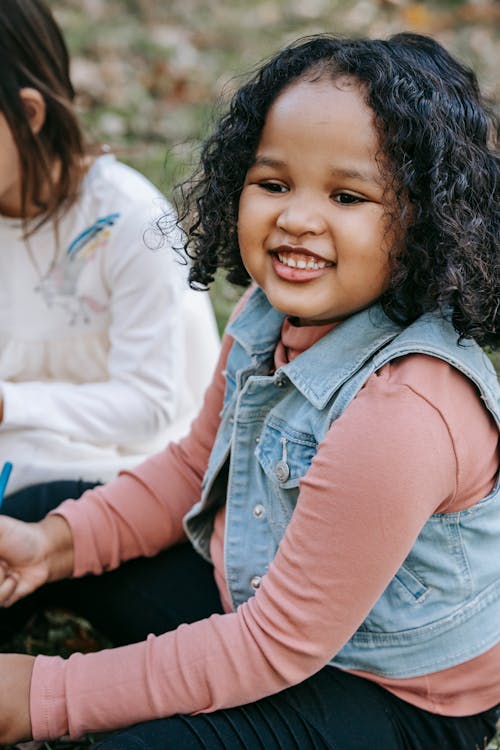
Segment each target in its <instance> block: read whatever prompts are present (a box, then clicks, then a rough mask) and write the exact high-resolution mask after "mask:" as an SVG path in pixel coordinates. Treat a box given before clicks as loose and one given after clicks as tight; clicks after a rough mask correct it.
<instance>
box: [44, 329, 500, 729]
mask: <svg viewBox="0 0 500 750" xmlns="http://www.w3.org/2000/svg"><path fill="white" fill-rule="evenodd" d="M325 330H327V329H325V328H324V327H323V330H322V331H321V330H318V329H297V328H294V327H293V326H290V325H289V324H288V323H287V324H286V325H285V327H284V330H283V333H282V341H281V343H280V344H279V346H278V348H277V353H276V358H277V364H278V365H279V364H282V362H283V361H285V360H286V359H287V358H293V356H295V355H296V354H297V353H300V351H301V350H303V349H305V348H307V346H308V345H310V344H312V343H313V342H314V341H315V340H317V338H319V336H320V335H321V334H322V333H324V332H325ZM231 343H232V341H231V339H230V338H229V337H226V338H225V340H224V342H223V347H222V352H221V357H220V361H219V365H218V367H217V371H216V375H215V377H214V380H213V382H212V384H211V386H210V388H209V390H208V392H207V395H206V398H205V403H204V406H203V408H202V411H201V413H200V415H199V416H198V418H197V419H196V420H195V422H194V423H193V426H192V430H191V432H190V434H189V436H188V437H186V438H185V439H184V440H182V441H181V442H180V443H178V444H170V445H169V446H168V447H167V448H166V449H165V450H164V451H163V452H161V453H159V454H157V455H155V456H153V457H152V458H150V459H149V460H148V461H146V462H145V463H143V464H142V465H140V466H139V467H138V468H137V469H135V470H134V471H128V472H124V473H123V474H122V475H121V476H119V477H118V478H117V479H116V480H114V481H113V482H111V483H110V484H108V485H106V486H104V487H101V488H96V489H95V490H92V491H90V492H88V493H86V495H85V499H84V501H78V502H75V501H71V500H70V501H67V502H66V503H65V504H64V505H63V506H62V507H61V508H59V509H58V510H57V512H58V513H60V514H61V515H63V516H64V517H65V518H66V520H67V521H68V523H69V524H70V526H71V530H72V534H73V538H74V553H75V562H74V575H75V576H81V575H84V574H86V573H89V572H91V573H96V574H99V573H101V572H102V571H104V570H109V569H112V568H114V567H116V566H117V565H119V564H120V562H122V561H124V560H127V559H130V558H132V557H135V556H138V555H154V554H156V553H157V552H158V551H159V550H161V549H162V548H164V547H165V546H167V545H170V544H173V543H176V542H179V541H181V540H183V539H184V538H185V537H184V532H183V526H182V519H183V517H184V515H185V513H186V512H187V511H188V510H189V508H190V507H191V506H192V505H193V504H194V503H195V502H197V501H198V499H199V497H200V492H201V481H202V477H203V474H204V471H205V468H206V466H207V462H208V457H209V453H210V450H211V446H212V444H213V441H214V437H215V433H216V431H217V428H218V425H219V413H220V410H221V405H222V400H223V392H224V375H223V370H224V366H225V362H226V359H227V355H228V351H229V348H230V346H231ZM498 470H499V454H498V431H497V429H496V427H495V425H494V423H493V420H492V418H491V416H490V415H489V414H488V413H487V412H486V410H485V409H484V407H483V406H482V403H481V401H480V399H479V396H478V394H477V392H476V390H475V387H474V386H473V385H472V383H471V382H470V381H468V380H467V379H466V378H465V377H464V376H462V375H461V374H460V373H459V372H458V371H457V370H455V369H453V368H452V367H450V366H449V365H447V364H446V363H445V362H443V361H441V360H439V359H435V358H432V357H429V356H425V355H410V356H406V357H404V358H401V359H399V360H396V361H394V362H391V363H389V364H388V365H386V366H385V367H383V368H382V369H381V370H379V371H378V372H377V373H375V374H374V375H372V376H371V377H370V378H369V380H368V381H367V383H366V384H365V386H364V387H363V388H362V390H361V391H360V392H359V394H358V395H357V397H356V398H355V399H354V401H353V402H352V404H351V405H350V406H349V407H348V409H346V411H345V412H344V414H343V415H342V416H341V417H340V418H339V419H338V420H337V421H336V422H335V423H334V424H333V425H332V427H331V429H330V431H329V432H328V434H327V436H326V437H325V439H324V441H323V442H322V443H321V444H320V445H319V447H318V452H317V455H316V457H315V458H314V460H313V462H312V465H311V468H310V470H309V471H308V472H307V474H306V476H305V477H304V478H303V480H302V482H301V486H300V494H299V498H298V502H297V506H296V509H295V512H294V514H293V517H292V519H291V521H290V524H289V526H288V528H287V531H286V533H285V536H284V538H283V540H282V542H281V544H280V547H279V550H278V552H277V555H276V557H275V559H274V561H273V562H272V564H271V565H270V567H269V571H268V574H267V575H266V576H265V577H264V578H263V581H262V585H261V587H260V589H259V590H258V591H257V592H256V594H255V596H254V597H252V598H251V599H249V600H248V601H247V602H245V603H244V604H242V605H241V606H240V607H238V609H237V610H236V611H234V612H232V611H230V604H229V598H228V595H227V590H226V585H225V579H224V569H223V547H222V545H223V527H224V511H221V512H220V513H219V516H218V517H217V519H216V524H215V529H214V534H213V537H212V541H211V554H212V559H213V562H214V573H215V576H216V580H217V583H218V585H219V589H220V591H221V597H222V600H223V602H224V604H225V609H226V614H224V615H213V616H211V617H209V618H207V619H205V620H202V621H199V622H197V623H193V624H190V625H181V626H180V627H179V628H177V630H175V631H173V632H169V633H165V634H163V635H161V636H153V635H150V636H149V637H148V639H147V640H146V641H144V642H142V643H137V644H133V645H130V646H125V647H121V648H116V649H110V650H105V651H101V652H99V653H95V654H85V655H82V654H74V655H72V656H71V657H70V658H69V659H67V660H63V659H61V658H59V657H45V656H40V657H37V659H36V661H35V667H34V671H33V677H32V683H31V692H30V710H31V721H32V731H33V736H34V738H36V739H52V738H55V737H58V736H61V735H65V734H70V735H71V736H73V737H78V736H80V735H82V734H84V733H85V732H86V731H91V730H94V731H100V730H106V729H113V728H117V727H121V726H126V725H130V724H133V723H136V722H139V721H145V720H149V719H154V718H158V717H164V716H169V715H171V714H174V713H179V712H181V713H196V712H204V711H213V710H215V709H218V708H221V707H229V706H235V705H241V704H244V703H247V702H250V701H254V700H257V699H259V698H262V697H264V696H266V695H269V694H272V693H275V692H277V691H279V690H282V689H283V688H286V687H288V686H290V685H293V684H296V683H298V682H300V681H302V680H303V679H305V678H307V677H308V676H310V675H312V674H314V673H315V672H316V671H317V670H318V669H320V668H321V667H323V666H324V665H325V664H326V663H327V662H328V661H329V660H330V658H331V656H332V654H335V653H336V652H337V651H338V650H339V649H340V648H341V647H342V646H343V645H344V644H345V642H346V641H347V640H348V639H349V637H350V636H351V635H352V634H353V633H354V631H355V630H356V629H357V628H358V626H359V625H360V624H361V622H362V621H363V620H364V618H365V617H366V615H367V613H368V612H369V610H370V609H371V607H372V606H373V605H374V603H375V602H376V600H377V599H378V598H379V596H380V594H381V593H382V591H383V590H384V589H385V587H386V586H387V585H388V583H389V581H390V580H391V579H392V577H393V575H394V574H395V572H396V571H397V570H398V568H399V567H400V565H401V563H402V561H403V560H404V558H405V557H406V556H407V554H408V552H409V550H410V548H411V546H412V544H413V542H414V540H415V538H416V536H417V535H418V533H419V531H420V529H421V528H422V526H423V525H424V523H425V522H426V520H427V519H428V517H429V516H430V515H431V514H432V513H435V512H453V511H457V510H460V509H463V508H466V507H468V506H470V505H472V504H474V503H475V502H477V501H478V500H480V499H481V498H482V497H484V496H485V495H486V494H487V493H488V492H489V491H490V490H491V488H492V486H493V484H494V481H495V477H496V475H497V473H498ZM325 495H327V496H328V498H329V499H330V500H329V502H328V503H325V502H324V498H325ZM332 498H335V501H334V502H332V500H331V499H332ZM367 560H369V561H370V575H369V576H367V575H366V572H367V571H366V561H367ZM363 676H365V677H366V678H368V679H371V680H374V681H376V682H378V683H379V684H381V685H383V686H384V687H385V688H387V689H388V690H390V691H392V692H393V693H395V694H396V695H398V696H400V697H401V698H403V699H405V700H407V701H409V702H411V703H413V704H415V705H417V706H420V707H422V708H425V709H427V710H430V711H434V712H437V713H443V714H447V715H467V714H472V713H477V712H479V711H482V710H485V709H487V708H489V707H491V706H493V705H495V704H496V703H497V702H498V701H499V700H500V644H499V645H498V646H496V647H494V648H493V649H490V650H489V651H488V652H486V653H484V654H482V655H481V656H479V657H476V658H475V659H472V660H470V661H468V662H466V663H464V664H461V665H458V666H455V667H453V668H451V669H447V670H442V671H439V672H434V673H432V674H429V675H425V676H423V677H417V678H412V679H399V680H395V679H387V678H383V677H380V676H376V675H371V674H370V675H369V674H364V673H363Z"/></svg>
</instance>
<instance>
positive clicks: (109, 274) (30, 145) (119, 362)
mask: <svg viewBox="0 0 500 750" xmlns="http://www.w3.org/2000/svg"><path fill="white" fill-rule="evenodd" d="M0 50H1V71H2V72H1V77H0V144H1V155H0V457H1V458H2V459H3V460H9V461H11V462H12V463H13V467H14V468H13V472H12V476H11V478H10V481H9V483H8V485H7V493H11V497H12V502H16V501H17V499H18V498H17V497H16V496H15V495H12V493H15V491H16V490H19V489H21V488H24V487H27V486H29V490H26V491H25V493H24V495H23V497H25V496H26V492H28V494H30V495H31V496H32V497H34V496H35V495H37V496H38V495H39V493H40V492H41V491H42V490H43V491H44V492H46V493H47V494H48V496H50V498H52V496H53V495H54V494H55V495H57V496H59V499H63V498H65V497H67V496H68V495H71V496H73V497H74V496H75V493H76V494H79V493H80V491H82V490H83V488H84V487H85V486H86V485H87V484H88V483H94V484H95V483H96V482H102V481H107V480H109V479H111V478H113V477H114V476H115V475H116V474H117V472H118V470H119V469H120V468H123V467H127V466H132V465H135V464H136V463H138V462H139V461H140V460H142V459H143V458H145V457H146V456H147V455H149V454H150V453H152V452H154V451H156V450H158V449H159V448H160V447H162V446H164V445H165V443H166V442H167V441H168V440H169V439H172V438H178V437H180V436H181V435H182V434H184V433H186V432H187V431H188V428H189V423H190V421H191V419H192V418H193V417H194V416H195V414H196V412H197V410H198V408H199V406H200V404H201V398H202V393H203V391H204V389H205V386H206V385H208V382H209V380H210V378H211V376H212V373H213V368H214V366H215V361H216V358H217V355H218V349H219V345H218V336H217V333H216V329H215V325H214V318H213V314H212V311H211V307H210V303H209V301H208V297H207V295H206V294H205V295H203V294H196V293H195V292H193V291H192V290H190V289H189V287H188V283H187V279H186V278H185V273H184V270H185V269H184V268H183V267H182V266H181V264H180V263H179V262H178V256H176V254H175V253H174V252H172V249H171V243H172V242H173V241H175V238H176V237H177V239H178V235H175V236H174V235H173V236H172V237H167V238H166V241H164V242H163V243H159V237H160V236H161V233H160V232H159V230H158V227H156V222H157V220H158V217H159V216H162V215H165V214H168V217H169V219H170V223H171V224H175V220H174V217H173V214H172V211H171V209H170V207H169V206H168V205H167V204H166V202H165V199H164V198H163V197H162V196H161V194H160V193H159V192H158V191H157V190H156V189H155V188H154V187H153V185H151V184H150V183H149V182H148V181H147V180H146V179H145V178H144V177H143V176H142V175H140V174H138V173H137V172H136V171H134V170H133V169H131V168H129V167H128V166H126V165H124V164H121V163H119V162H117V161H116V159H115V157H114V156H113V155H111V154H105V155H98V156H92V155H91V154H90V153H89V150H88V149H87V147H86V145H85V143H84V139H83V136H82V133H81V131H80V126H79V124H78V122H77V118H76V115H75V112H74V109H73V96H74V92H73V87H72V85H71V81H70V77H69V60H68V52H67V49H66V46H65V43H64V40H63V38H62V36H61V33H60V30H59V28H58V27H57V25H56V23H55V21H54V19H53V17H52V15H51V14H50V11H49V10H48V8H47V7H46V6H45V5H44V3H43V2H40V0H5V2H2V3H1V4H0ZM200 342H201V348H200V346H199V344H200ZM53 480H84V481H83V483H81V484H79V483H78V482H77V483H76V484H75V483H74V482H71V483H69V484H68V483H63V484H62V485H60V484H57V485H50V487H45V484H46V483H48V482H51V481H53ZM40 483H42V484H43V486H42V487H40V486H38V485H39V484H40ZM35 485H37V487H36V488H35Z"/></svg>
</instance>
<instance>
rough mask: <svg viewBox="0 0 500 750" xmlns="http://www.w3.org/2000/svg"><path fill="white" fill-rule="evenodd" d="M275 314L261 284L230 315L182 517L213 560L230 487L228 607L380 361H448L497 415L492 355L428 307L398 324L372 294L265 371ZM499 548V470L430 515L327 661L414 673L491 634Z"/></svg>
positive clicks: (266, 560)
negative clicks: (197, 489) (468, 499)
mask: <svg viewBox="0 0 500 750" xmlns="http://www.w3.org/2000/svg"><path fill="white" fill-rule="evenodd" d="M282 322H283V315H282V314H281V313H279V312H278V311H277V310H275V309H274V308H273V307H272V306H271V305H270V304H269V302H268V301H267V299H266V297H265V296H264V294H263V293H262V291H261V290H260V289H257V290H255V292H254V293H253V294H252V295H251V297H250V298H249V300H248V302H247V304H246V306H245V308H244V309H243V311H242V312H241V314H240V315H239V316H238V317H237V318H236V319H235V320H234V321H233V322H232V323H231V324H230V325H229V327H228V333H229V334H230V335H231V336H233V337H234V344H233V346H232V349H231V351H230V354H229V358H228V361H227V371H226V381H227V384H226V392H225V398H224V407H223V411H222V415H221V417H222V419H221V424H220V428H219V430H218V433H217V437H216V440H215V443H214V447H213V450H212V453H211V456H210V460H209V465H208V469H207V472H206V474H205V477H204V481H203V492H202V499H201V501H200V502H199V503H197V504H196V505H195V506H194V508H193V509H192V510H191V511H190V512H189V513H188V515H187V516H186V518H185V529H186V533H187V534H188V537H189V538H190V540H191V542H192V543H193V545H194V547H195V548H196V549H197V550H198V551H199V553H200V554H202V555H203V556H204V557H205V558H207V559H210V552H209V544H210V535H211V532H212V529H213V519H214V515H215V513H216V511H217V509H218V508H219V507H220V505H221V503H223V502H224V500H225V502H226V506H227V507H226V531H225V545H224V555H225V572H226V580H227V586H228V588H229V592H230V595H231V598H232V602H233V606H234V608H236V607H237V606H238V605H239V604H241V603H242V602H244V601H246V600H247V599H248V598H249V597H250V596H252V595H253V594H254V593H255V590H256V589H257V588H258V587H259V585H260V581H261V578H262V576H263V575H265V573H266V571H267V569H268V567H269V564H270V562H271V561H272V559H273V557H274V555H275V554H276V550H277V547H278V544H279V542H280V540H281V538H282V536H283V534H284V532H285V530H286V527H287V524H288V523H289V521H290V518H291V516H292V513H293V510H294V507H295V504H296V502H297V497H298V494H299V486H298V485H299V481H300V479H301V477H303V476H304V474H305V473H306V472H307V470H308V469H309V466H310V464H311V461H312V458H313V456H314V455H315V453H316V450H317V446H318V443H320V441H321V440H323V438H324V437H325V434H326V433H327V431H328V429H329V428H330V426H331V424H332V422H333V421H334V420H335V419H337V417H339V416H340V414H342V412H343V411H344V409H345V408H346V407H347V406H348V405H349V404H350V403H351V401H352V400H353V398H354V397H355V396H356V394H357V393H358V391H359V390H360V388H361V387H362V386H363V384H364V383H365V382H366V380H367V378H369V377H370V375H371V374H372V373H373V372H375V371H376V370H378V369H379V368H380V367H382V366H383V365H385V364H386V363H387V362H389V361H390V360H392V359H395V358H396V357H401V356H402V355H405V354H409V353H414V352H420V353H425V354H430V355H432V356H436V357H439V358H441V359H443V360H445V361H446V362H449V363H450V364H452V365H453V366H454V367H456V368H457V369H458V370H461V371H462V372H463V373H465V375H467V377H469V378H470V379H471V380H472V381H473V382H474V383H475V384H476V386H477V387H478V389H479V392H480V394H481V397H482V399H483V400H484V403H485V405H486V406H487V408H488V409H489V410H490V411H491V413H492V414H493V416H494V418H495V420H496V422H497V424H498V425H499V428H500V389H499V385H498V379H497V377H496V374H495V371H494V369H493V367H492V365H491V363H490V361H489V360H488V358H487V357H486V356H485V354H484V353H483V351H482V350H481V349H480V347H478V346H477V344H475V343H474V342H471V341H468V342H466V343H464V344H461V345H458V343H457V334H456V332H455V331H454V329H453V327H452V326H451V324H450V323H449V322H447V321H446V320H444V319H443V318H441V317H439V316H437V315H431V314H427V315H423V316H422V317H421V318H419V319H418V320H417V321H416V322H415V323H413V324H412V325H410V326H409V327H407V328H401V327H400V326H398V325H397V324H396V323H394V322H392V321H391V320H389V318H387V316H386V315H385V314H384V312H383V311H382V309H381V307H380V306H379V305H378V304H376V305H374V306H372V307H371V308H369V309H366V310H363V311H361V312H359V313H357V314H356V315H353V316H352V317H351V318H349V319H347V320H346V321H344V322H343V323H342V324H341V325H340V326H338V327H336V328H334V329H333V330H332V331H330V332H329V333H328V334H327V335H325V336H324V337H323V338H322V339H320V340H319V341H318V342H317V343H316V344H314V346H312V347H311V348H310V349H308V350H307V351H305V352H303V353H302V354H301V355H300V356H298V357H297V358H296V359H295V360H293V361H292V362H290V363H288V364H286V365H285V366H284V367H280V368H279V369H278V370H276V372H275V373H274V374H273V375H269V374H268V373H269V371H270V364H271V363H272V361H273V354H274V349H275V346H276V342H277V340H278V338H279V336H280V329H281V324H282ZM228 459H229V467H228V469H227V470H224V471H223V472H222V473H221V469H222V468H223V467H225V466H226V464H227V461H228ZM499 549H500V478H499V479H497V482H496V485H495V488H494V489H493V490H492V492H491V493H490V494H489V495H488V496H487V497H485V498H484V499H482V500H481V501H480V502H478V503H476V504H475V505H474V506H473V507H471V508H468V509H467V510H464V511H460V512H456V513H436V514H435V515H433V516H431V518H429V520H428V521H427V523H426V524H425V526H424V527H423V529H422V531H421V532H420V534H419V536H418V538H417V540H416V542H415V544H414V545H413V547H412V549H411V550H410V553H409V555H408V557H407V558H406V560H405V562H404V564H403V565H402V567H401V568H400V569H399V570H398V572H397V573H396V575H395V576H394V578H393V579H392V581H391V582H390V583H389V585H388V586H387V588H386V590H385V591H384V593H383V594H382V596H381V597H380V598H379V600H378V601H377V602H376V604H375V606H374V607H373V609H372V610H371V612H370V613H369V615H368V616H367V618H366V619H365V621H364V622H363V623H362V625H361V626H360V627H359V628H358V630H357V631H356V633H355V634H354V635H353V636H352V637H351V638H350V640H349V641H348V642H347V644H346V645H345V646H344V647H343V648H342V649H341V650H340V651H339V653H337V654H336V655H335V656H334V658H332V660H331V662H330V663H331V664H335V665H337V666H339V667H341V668H344V669H359V670H365V671H368V672H371V673H375V674H381V675H385V676H387V677H396V678H404V677H414V676H418V675H422V674H427V673H429V672H434V671H437V670H441V669H445V668H448V667H451V666H453V665H456V664H459V663H462V662H464V661H466V660H468V659H471V658H472V657H474V656H478V655H479V654H481V653H483V652H484V651H486V650H487V649H489V648H491V647H492V646H494V645H495V644H496V643H497V642H498V640H499V639H500V554H499ZM366 564H367V569H368V567H369V560H367V562H366Z"/></svg>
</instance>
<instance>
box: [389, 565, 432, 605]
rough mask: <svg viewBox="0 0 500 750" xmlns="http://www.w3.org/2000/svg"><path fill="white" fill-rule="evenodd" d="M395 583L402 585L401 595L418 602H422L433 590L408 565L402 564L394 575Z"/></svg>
mask: <svg viewBox="0 0 500 750" xmlns="http://www.w3.org/2000/svg"><path fill="white" fill-rule="evenodd" d="M394 584H395V585H399V586H400V587H401V596H403V597H405V598H407V599H408V598H409V600H410V601H413V602H415V603H416V604H419V603H420V602H422V601H423V600H424V598H425V597H426V596H427V594H428V593H429V591H430V590H431V589H430V587H429V586H426V585H425V583H424V582H423V581H421V580H420V578H418V577H417V576H416V575H415V573H412V571H411V570H410V569H409V568H408V567H406V565H402V566H401V567H400V569H399V570H398V572H397V573H396V575H395V576H394Z"/></svg>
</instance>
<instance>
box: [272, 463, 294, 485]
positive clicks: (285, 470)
mask: <svg viewBox="0 0 500 750" xmlns="http://www.w3.org/2000/svg"><path fill="white" fill-rule="evenodd" d="M274 474H275V476H276V479H277V480H278V482H282V483H283V482H286V481H287V480H288V478H289V477H290V467H289V466H288V464H287V463H286V462H285V461H282V460H281V461H278V463H277V464H276V466H275V467H274Z"/></svg>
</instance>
